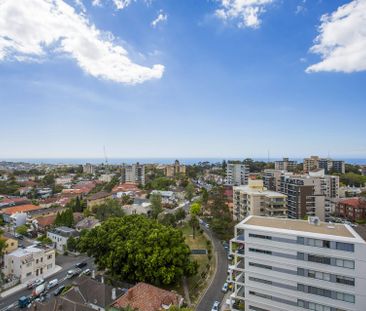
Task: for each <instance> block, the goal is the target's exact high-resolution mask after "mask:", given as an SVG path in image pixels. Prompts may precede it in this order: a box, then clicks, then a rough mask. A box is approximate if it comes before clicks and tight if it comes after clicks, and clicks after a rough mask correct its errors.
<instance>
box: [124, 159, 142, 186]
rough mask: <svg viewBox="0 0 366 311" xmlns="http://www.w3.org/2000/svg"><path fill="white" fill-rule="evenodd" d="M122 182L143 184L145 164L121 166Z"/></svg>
mask: <svg viewBox="0 0 366 311" xmlns="http://www.w3.org/2000/svg"><path fill="white" fill-rule="evenodd" d="M121 179H122V182H132V183H137V184H141V185H145V165H143V164H140V163H138V162H137V163H136V164H132V165H124V166H123V167H122V178H121Z"/></svg>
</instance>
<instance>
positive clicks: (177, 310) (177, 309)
mask: <svg viewBox="0 0 366 311" xmlns="http://www.w3.org/2000/svg"><path fill="white" fill-rule="evenodd" d="M169 311H193V309H191V308H186V307H177V306H171V307H170V308H169Z"/></svg>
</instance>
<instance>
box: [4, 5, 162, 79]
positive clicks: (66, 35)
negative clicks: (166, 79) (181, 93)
mask: <svg viewBox="0 0 366 311" xmlns="http://www.w3.org/2000/svg"><path fill="white" fill-rule="evenodd" d="M23 4H24V3H22V2H20V1H14V0H3V1H1V2H0V61H5V60H7V59H16V60H18V61H22V60H29V59H32V58H36V59H43V58H44V57H45V56H47V54H48V53H50V52H54V53H62V54H67V55H69V56H70V57H71V58H73V59H75V60H76V62H77V64H78V65H79V66H80V67H81V68H82V69H83V70H84V71H85V72H86V73H88V74H90V75H92V76H94V77H97V78H102V79H106V80H111V81H115V82H119V83H127V84H135V83H141V82H144V81H146V80H150V79H159V78H161V77H162V75H163V72H164V66H163V65H154V66H153V67H152V68H149V67H144V66H141V65H138V64H135V63H133V62H132V61H131V60H130V58H129V57H128V53H127V51H126V50H125V49H124V48H123V47H122V46H121V45H118V44H116V43H115V42H114V41H113V40H112V39H113V36H108V33H107V35H106V34H105V33H103V32H101V31H100V30H98V29H97V28H96V27H95V25H93V24H91V23H90V22H89V20H88V19H87V18H86V17H84V16H83V15H81V14H77V13H76V12H75V10H74V8H73V7H71V6H70V5H68V4H66V3H65V2H64V1H62V0H28V1H27V5H26V6H25V5H23Z"/></svg>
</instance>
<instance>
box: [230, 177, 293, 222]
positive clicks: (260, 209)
mask: <svg viewBox="0 0 366 311" xmlns="http://www.w3.org/2000/svg"><path fill="white" fill-rule="evenodd" d="M286 199H287V196H286V195H284V194H282V193H279V192H275V191H270V190H267V189H266V188H265V187H264V186H263V180H258V179H256V180H249V182H248V185H246V186H236V187H233V218H234V220H242V219H244V218H245V217H247V216H249V215H257V216H273V217H287V204H286Z"/></svg>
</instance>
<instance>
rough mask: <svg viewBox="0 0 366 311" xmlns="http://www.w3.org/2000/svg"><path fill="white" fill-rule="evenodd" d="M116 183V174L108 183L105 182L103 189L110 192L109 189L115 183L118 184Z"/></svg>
mask: <svg viewBox="0 0 366 311" xmlns="http://www.w3.org/2000/svg"><path fill="white" fill-rule="evenodd" d="M118 183H119V178H118V177H117V176H113V177H112V180H111V181H110V182H109V183H107V184H106V185H105V187H104V190H105V191H107V192H111V191H112V189H113V188H114V187H115V186H116V185H118Z"/></svg>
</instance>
